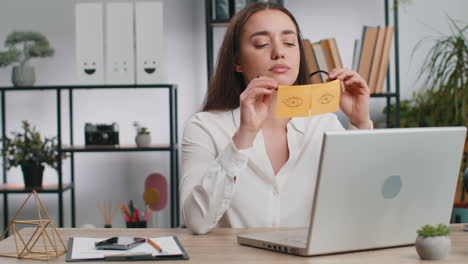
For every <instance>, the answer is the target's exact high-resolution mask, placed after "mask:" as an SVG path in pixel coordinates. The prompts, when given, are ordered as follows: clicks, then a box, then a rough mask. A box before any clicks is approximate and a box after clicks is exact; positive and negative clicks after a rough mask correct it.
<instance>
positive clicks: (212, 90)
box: [202, 2, 307, 111]
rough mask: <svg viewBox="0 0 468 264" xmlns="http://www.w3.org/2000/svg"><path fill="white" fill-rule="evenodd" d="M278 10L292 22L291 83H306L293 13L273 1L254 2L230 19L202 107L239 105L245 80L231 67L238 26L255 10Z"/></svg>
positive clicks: (237, 44) (214, 108)
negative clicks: (296, 56)
mask: <svg viewBox="0 0 468 264" xmlns="http://www.w3.org/2000/svg"><path fill="white" fill-rule="evenodd" d="M268 9H271V10H279V11H281V12H283V13H285V14H286V15H288V16H289V17H290V18H291V20H292V21H293V22H294V25H295V26H296V30H297V38H298V44H299V52H300V64H299V74H298V76H297V79H296V82H295V83H294V84H306V80H307V70H306V67H307V65H306V61H305V56H304V47H303V45H302V35H301V32H300V30H299V25H298V24H297V21H296V19H295V18H294V16H293V15H292V14H291V13H290V12H289V11H288V10H287V9H286V8H284V7H282V6H281V5H278V4H275V3H267V2H256V3H251V4H249V5H248V6H247V7H246V8H244V9H242V10H241V11H239V12H238V13H237V14H236V15H235V16H234V17H233V18H232V19H231V21H230V23H229V25H228V28H227V31H226V35H225V36H224V40H223V44H222V45H221V48H220V50H219V53H218V61H217V66H216V71H215V73H214V75H213V77H212V78H211V79H210V82H209V87H208V92H207V94H206V98H205V103H204V106H203V110H202V111H223V110H232V109H236V108H237V107H239V104H240V100H239V96H240V94H241V93H242V92H243V91H244V90H245V87H246V85H247V84H246V83H245V80H244V77H243V76H242V74H241V73H240V72H236V71H235V70H234V58H236V57H237V56H239V52H240V37H241V32H242V28H243V27H244V25H245V23H246V22H247V20H248V19H249V18H250V16H252V15H253V14H255V13H256V12H258V11H262V10H268Z"/></svg>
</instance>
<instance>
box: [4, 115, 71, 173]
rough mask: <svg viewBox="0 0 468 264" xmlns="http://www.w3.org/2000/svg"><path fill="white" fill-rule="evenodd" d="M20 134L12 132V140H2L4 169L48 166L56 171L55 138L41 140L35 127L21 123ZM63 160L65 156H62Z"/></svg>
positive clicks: (6, 138)
mask: <svg viewBox="0 0 468 264" xmlns="http://www.w3.org/2000/svg"><path fill="white" fill-rule="evenodd" d="M22 128H23V131H22V132H12V135H13V138H12V139H10V138H8V137H7V136H5V137H4V138H3V140H2V141H3V144H4V147H3V149H2V155H3V157H4V158H5V167H6V169H11V168H12V167H16V166H41V165H49V166H51V167H52V168H54V169H57V161H58V145H57V142H56V138H55V137H52V138H44V139H42V138H41V135H40V134H39V132H37V130H36V128H35V127H31V125H30V124H29V122H28V121H26V120H23V121H22ZM62 158H65V155H63V156H62Z"/></svg>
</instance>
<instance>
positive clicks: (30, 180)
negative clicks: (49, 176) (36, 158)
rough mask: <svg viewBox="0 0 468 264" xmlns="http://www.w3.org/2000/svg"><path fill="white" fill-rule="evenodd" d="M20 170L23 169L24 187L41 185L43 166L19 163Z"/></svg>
mask: <svg viewBox="0 0 468 264" xmlns="http://www.w3.org/2000/svg"><path fill="white" fill-rule="evenodd" d="M21 170H22V171H23V177H24V185H25V187H26V188H37V187H42V176H43V174H44V166H37V165H21Z"/></svg>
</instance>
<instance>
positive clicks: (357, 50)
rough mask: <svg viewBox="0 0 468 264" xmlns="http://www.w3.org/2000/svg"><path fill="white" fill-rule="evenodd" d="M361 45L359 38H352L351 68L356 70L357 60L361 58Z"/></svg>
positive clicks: (357, 66)
mask: <svg viewBox="0 0 468 264" xmlns="http://www.w3.org/2000/svg"><path fill="white" fill-rule="evenodd" d="M361 47H362V41H361V39H356V40H354V52H353V64H352V66H351V69H352V70H354V71H356V72H357V71H358V68H359V61H360V60H361Z"/></svg>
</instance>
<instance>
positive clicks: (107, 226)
mask: <svg viewBox="0 0 468 264" xmlns="http://www.w3.org/2000/svg"><path fill="white" fill-rule="evenodd" d="M104 228H112V225H108V224H105V225H104Z"/></svg>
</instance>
